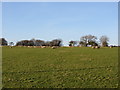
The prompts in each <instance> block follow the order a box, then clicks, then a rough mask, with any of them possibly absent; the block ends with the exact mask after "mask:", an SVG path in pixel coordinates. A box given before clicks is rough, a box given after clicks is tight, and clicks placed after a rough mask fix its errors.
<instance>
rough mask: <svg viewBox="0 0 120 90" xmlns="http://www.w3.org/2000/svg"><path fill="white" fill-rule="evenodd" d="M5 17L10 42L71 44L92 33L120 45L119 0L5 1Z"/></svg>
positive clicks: (4, 29)
mask: <svg viewBox="0 0 120 90" xmlns="http://www.w3.org/2000/svg"><path fill="white" fill-rule="evenodd" d="M2 19H3V20H2V28H3V34H2V37H4V38H6V39H7V40H8V41H13V42H17V41H19V40H23V39H32V38H35V39H40V40H45V41H49V40H53V39H62V40H63V44H64V45H67V44H68V42H69V41H70V40H77V41H79V40H80V37H81V36H84V35H88V34H91V35H95V36H97V37H98V38H100V36H102V35H106V36H108V37H109V39H110V41H109V43H110V44H113V45H114V44H115V45H117V44H118V3H117V2H96V3H95V2H75V3H74V2H66V3H65V2H58V3H55V2H17V3H13V2H8V3H5V2H4V3H2Z"/></svg>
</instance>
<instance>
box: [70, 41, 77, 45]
mask: <svg viewBox="0 0 120 90" xmlns="http://www.w3.org/2000/svg"><path fill="white" fill-rule="evenodd" d="M76 44H77V41H70V42H69V46H75V45H76Z"/></svg>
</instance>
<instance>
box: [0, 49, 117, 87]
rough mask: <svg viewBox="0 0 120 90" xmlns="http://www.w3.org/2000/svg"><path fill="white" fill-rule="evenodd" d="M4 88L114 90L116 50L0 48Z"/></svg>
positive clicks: (115, 81)
mask: <svg viewBox="0 0 120 90" xmlns="http://www.w3.org/2000/svg"><path fill="white" fill-rule="evenodd" d="M2 54H3V55H2V70H3V74H2V75H3V77H2V80H3V87H5V88H116V87H118V48H100V49H92V48H89V47H82V48H80V47H72V48H67V47H66V48H65V47H61V48H57V49H51V48H26V47H14V48H9V47H3V49H2Z"/></svg>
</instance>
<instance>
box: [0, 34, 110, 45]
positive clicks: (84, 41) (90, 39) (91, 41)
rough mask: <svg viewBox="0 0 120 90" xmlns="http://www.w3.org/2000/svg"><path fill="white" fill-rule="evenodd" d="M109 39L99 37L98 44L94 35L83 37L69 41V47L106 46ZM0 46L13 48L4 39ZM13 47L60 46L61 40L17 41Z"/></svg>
mask: <svg viewBox="0 0 120 90" xmlns="http://www.w3.org/2000/svg"><path fill="white" fill-rule="evenodd" d="M108 41H109V38H108V37H107V36H101V37H100V39H99V42H98V41H97V37H96V36H94V35H85V36H82V37H81V38H80V41H79V42H77V41H73V40H71V41H69V46H75V45H77V44H78V46H84V47H87V46H88V45H90V46H103V47H107V46H108ZM0 45H1V46H7V45H9V46H13V45H14V43H13V42H9V43H8V41H7V40H6V39H5V38H0ZM15 46H62V40H61V39H54V40H52V41H43V40H36V39H31V40H21V41H18V42H17V43H16V44H15Z"/></svg>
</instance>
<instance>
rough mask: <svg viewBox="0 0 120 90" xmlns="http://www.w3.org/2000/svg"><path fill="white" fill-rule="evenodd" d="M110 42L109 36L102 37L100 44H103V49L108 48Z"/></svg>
mask: <svg viewBox="0 0 120 90" xmlns="http://www.w3.org/2000/svg"><path fill="white" fill-rule="evenodd" d="M108 41H109V38H108V37H107V36H101V37H100V42H101V45H102V46H103V47H107V46H108Z"/></svg>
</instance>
